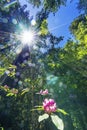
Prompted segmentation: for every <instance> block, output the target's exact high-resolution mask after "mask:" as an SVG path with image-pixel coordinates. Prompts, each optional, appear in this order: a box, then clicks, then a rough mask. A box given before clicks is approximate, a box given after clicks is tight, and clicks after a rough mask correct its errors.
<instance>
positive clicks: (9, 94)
mask: <svg viewBox="0 0 87 130" xmlns="http://www.w3.org/2000/svg"><path fill="white" fill-rule="evenodd" d="M14 95H15V94H14V93H8V94H7V95H6V96H14Z"/></svg>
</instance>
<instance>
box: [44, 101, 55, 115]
mask: <svg viewBox="0 0 87 130" xmlns="http://www.w3.org/2000/svg"><path fill="white" fill-rule="evenodd" d="M43 108H44V110H45V112H47V113H48V114H50V113H52V112H55V111H56V109H57V106H56V102H55V101H54V99H45V100H44V102H43Z"/></svg>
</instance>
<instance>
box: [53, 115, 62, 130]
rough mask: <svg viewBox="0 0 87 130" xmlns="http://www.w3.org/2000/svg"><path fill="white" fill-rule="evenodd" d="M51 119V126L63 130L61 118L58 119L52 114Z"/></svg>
mask: <svg viewBox="0 0 87 130" xmlns="http://www.w3.org/2000/svg"><path fill="white" fill-rule="evenodd" d="M51 119H52V122H53V124H54V125H55V126H56V127H57V129H58V130H63V129H64V124H63V121H62V120H61V118H59V117H58V116H57V115H55V114H52V115H51Z"/></svg>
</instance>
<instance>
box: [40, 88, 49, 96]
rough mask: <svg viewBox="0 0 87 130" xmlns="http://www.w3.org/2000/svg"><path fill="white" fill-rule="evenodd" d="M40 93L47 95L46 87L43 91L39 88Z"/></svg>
mask: <svg viewBox="0 0 87 130" xmlns="http://www.w3.org/2000/svg"><path fill="white" fill-rule="evenodd" d="M40 94H41V95H47V94H48V89H45V90H44V91H43V90H41V91H40Z"/></svg>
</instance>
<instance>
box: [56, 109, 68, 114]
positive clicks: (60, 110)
mask: <svg viewBox="0 0 87 130" xmlns="http://www.w3.org/2000/svg"><path fill="white" fill-rule="evenodd" d="M57 112H61V113H62V114H64V115H68V113H67V112H65V111H64V110H63V109H59V108H58V109H57Z"/></svg>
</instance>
